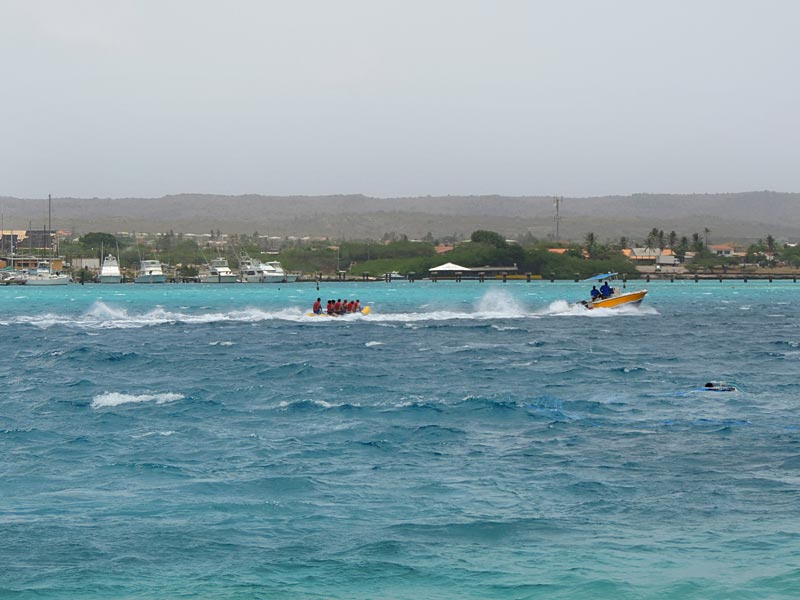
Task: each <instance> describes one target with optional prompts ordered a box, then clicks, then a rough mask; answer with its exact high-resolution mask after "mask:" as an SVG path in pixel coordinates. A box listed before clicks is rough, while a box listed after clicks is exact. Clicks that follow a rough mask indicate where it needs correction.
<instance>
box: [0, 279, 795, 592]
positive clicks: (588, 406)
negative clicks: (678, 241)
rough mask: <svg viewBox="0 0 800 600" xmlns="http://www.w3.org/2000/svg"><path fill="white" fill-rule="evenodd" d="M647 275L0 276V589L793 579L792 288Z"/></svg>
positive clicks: (458, 587)
mask: <svg viewBox="0 0 800 600" xmlns="http://www.w3.org/2000/svg"><path fill="white" fill-rule="evenodd" d="M634 285H635V284H634ZM647 287H648V288H649V289H650V294H649V295H648V297H647V299H646V300H645V303H644V304H643V305H642V306H641V307H640V308H633V309H627V310H621V311H618V312H612V311H592V312H587V311H584V310H583V309H580V310H578V309H572V308H570V306H569V303H568V302H569V301H573V300H576V299H578V298H579V297H580V296H582V295H585V292H586V286H585V285H579V284H573V283H554V284H551V283H549V282H536V283H530V284H528V283H524V282H514V283H508V284H505V285H504V284H501V283H499V282H492V283H486V284H479V283H473V282H464V283H460V284H456V283H444V282H440V283H436V284H433V283H428V282H417V283H413V284H409V283H405V282H396V283H391V284H384V283H380V284H376V283H373V284H335V285H334V284H323V286H322V289H321V291H320V292H319V294H318V293H317V291H316V289H315V287H314V286H313V285H307V284H296V285H291V286H279V287H278V286H259V285H234V286H200V285H166V286H133V285H125V286H102V287H101V286H97V285H94V286H89V285H87V286H78V285H76V286H69V287H68V288H61V289H55V288H53V289H44V288H24V287H19V288H14V287H5V288H0V357H2V358H0V386H1V388H0V598H180V597H186V598H270V599H272V598H319V599H322V598H337V599H338V598H341V599H346V598H397V599H406V598H408V599H411V598H520V599H522V598H570V599H573V598H615V599H625V598H631V599H639V598H659V599H660V598H703V599H716V598H753V599H756V598H757V599H764V598H797V597H800V394H798V390H800V387H798V376H800V311H798V310H797V298H798V296H800V284H793V283H792V282H775V283H771V284H770V283H767V282H756V281H751V282H748V283H743V282H726V283H708V282H702V283H694V282H675V283H666V282H663V283H662V282H659V283H651V284H649V285H648V286H647ZM317 295H320V296H322V298H323V300H325V299H326V298H329V297H349V298H354V297H358V298H360V299H361V301H362V303H367V304H370V305H372V307H373V314H372V315H370V316H368V317H361V316H351V317H347V318H344V319H309V318H307V317H305V316H304V313H305V312H306V311H307V310H308V307H310V305H311V302H312V301H313V300H314V299H315V298H316V297H317ZM720 379H721V380H726V381H728V382H730V383H733V384H735V385H736V386H737V387H738V388H739V391H738V392H736V393H732V394H726V393H708V392H701V391H697V390H698V388H700V387H701V386H702V385H703V384H704V383H705V382H706V381H709V380H720Z"/></svg>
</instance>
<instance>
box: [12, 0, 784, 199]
mask: <svg viewBox="0 0 800 600" xmlns="http://www.w3.org/2000/svg"><path fill="white" fill-rule="evenodd" d="M798 26H800V2H795V1H793V0H786V1H771V0H762V1H756V0H752V1H748V2H740V1H730V0H725V1H722V0H720V1H707V0H701V1H698V0H683V1H682V0H666V1H662V2H659V1H642V0H632V1H618V2H614V1H606V2H603V1H599V0H587V1H569V0H563V1H560V2H559V1H553V0H547V1H541V2H540V1H536V0H530V1H519V2H516V1H499V0H486V1H468V0H452V1H444V0H442V1H436V0H424V1H415V0H402V1H395V2H383V1H380V0H364V1H350V0H337V1H331V0H322V1H304V0H297V1H294V2H291V1H290V2H287V1H281V2H277V1H276V2H267V1H222V0H218V1H215V2H208V1H198V0H187V1H176V0H154V1H146V0H136V1H121V0H119V1H114V0H96V1H95V0H87V1H76V0H72V1H70V2H64V1H32V0H0V77H1V79H0V81H1V82H2V85H0V107H2V118H0V195H12V196H20V197H45V196H46V195H47V194H48V193H52V194H53V195H54V196H80V197H94V196H99V197H124V196H161V195H163V194H173V193H180V192H203V193H220V194H243V193H263V194H328V193H364V194H369V195H375V196H398V195H426V194H432V195H439V194H491V193H497V194H508V195H551V194H558V195H567V196H590V195H603V194H629V193H634V192H676V193H678V192H720V191H721V192H726V191H746V190H761V189H773V190H778V191H800V168H799V165H800V161H798V159H799V158H800V76H799V75H798V74H799V73H800V64H799V63H800V35H798Z"/></svg>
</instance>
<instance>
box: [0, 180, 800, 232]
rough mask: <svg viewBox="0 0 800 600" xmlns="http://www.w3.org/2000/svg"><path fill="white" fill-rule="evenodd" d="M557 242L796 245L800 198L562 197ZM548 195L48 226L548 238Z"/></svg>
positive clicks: (104, 204)
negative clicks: (649, 238) (482, 232)
mask: <svg viewBox="0 0 800 600" xmlns="http://www.w3.org/2000/svg"><path fill="white" fill-rule="evenodd" d="M0 207H1V208H2V212H3V219H4V227H5V228H6V229H9V228H10V227H11V226H12V225H13V227H14V228H17V229H22V228H26V227H27V225H28V222H31V223H32V224H33V227H34V228H36V227H41V226H43V224H45V223H46V222H47V201H46V200H43V199H35V200H34V199H21V198H12V197H0ZM560 214H561V217H562V219H561V224H560V237H561V238H562V239H564V240H580V239H582V238H583V237H584V235H585V234H586V232H588V231H593V232H595V234H596V235H597V237H598V239H600V240H606V239H609V240H616V239H618V238H619V237H620V236H626V237H628V238H629V239H634V240H642V239H643V238H644V237H645V236H646V235H647V233H648V232H649V231H650V230H651V229H652V228H653V227H657V228H659V229H663V230H664V231H665V232H667V233H669V231H670V230H675V231H676V232H677V233H678V234H679V235H687V236H690V235H691V234H692V233H694V232H698V233H703V229H704V228H706V227H707V228H709V229H710V230H711V234H710V235H709V239H710V240H711V241H716V242H722V241H742V242H748V241H752V240H755V239H758V238H760V237H765V236H766V235H767V234H772V235H773V236H775V237H776V238H778V239H788V240H791V241H797V240H798V239H799V238H800V194H798V193H778V192H769V191H763V192H743V193H736V194H685V195H675V194H634V195H632V196H602V197H593V198H565V199H564V202H563V203H562V204H561V209H560ZM553 216H554V209H553V198H552V197H550V196H547V197H544V196H524V197H508V196H435V197H431V196H429V197H416V198H370V197H367V196H362V195H335V196H261V195H246V196H215V195H209V194H179V195H173V196H164V197H162V198H54V199H53V226H54V227H57V228H61V229H72V230H73V231H77V232H78V233H86V232H89V231H109V232H117V231H145V232H166V231H169V230H170V229H172V230H174V231H176V232H194V233H205V232H208V231H210V230H211V229H214V230H217V229H219V230H221V231H222V232H224V233H247V234H252V233H253V232H255V231H258V232H259V233H260V234H262V235H277V236H287V235H296V236H304V235H310V236H327V237H331V238H340V237H342V238H373V239H378V238H380V237H382V236H383V235H384V234H385V233H389V232H396V233H398V234H406V235H408V236H409V237H410V238H419V237H423V236H424V235H426V234H427V233H429V232H430V233H431V234H433V236H434V237H441V236H445V235H456V236H458V237H466V236H468V235H469V234H470V233H471V232H472V231H474V230H476V229H491V230H494V231H498V232H500V233H502V234H503V235H505V236H507V237H510V238H515V237H519V236H521V235H523V234H525V233H526V232H530V233H532V234H533V235H534V236H536V237H537V238H542V239H545V238H548V237H552V235H553V222H554V220H553Z"/></svg>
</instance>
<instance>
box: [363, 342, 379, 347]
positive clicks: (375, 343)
mask: <svg viewBox="0 0 800 600" xmlns="http://www.w3.org/2000/svg"><path fill="white" fill-rule="evenodd" d="M364 345H365V346H366V347H367V348H372V347H373V346H383V342H367V343H366V344H364Z"/></svg>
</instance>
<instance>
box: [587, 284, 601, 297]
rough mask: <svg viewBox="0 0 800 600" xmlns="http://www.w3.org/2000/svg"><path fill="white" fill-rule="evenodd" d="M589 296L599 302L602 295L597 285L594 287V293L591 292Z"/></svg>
mask: <svg viewBox="0 0 800 600" xmlns="http://www.w3.org/2000/svg"><path fill="white" fill-rule="evenodd" d="M589 294H590V295H591V296H592V300H597V297H598V296H599V295H600V291H599V290H598V289H597V286H596V285H593V286H592V291H591V292H589Z"/></svg>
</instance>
